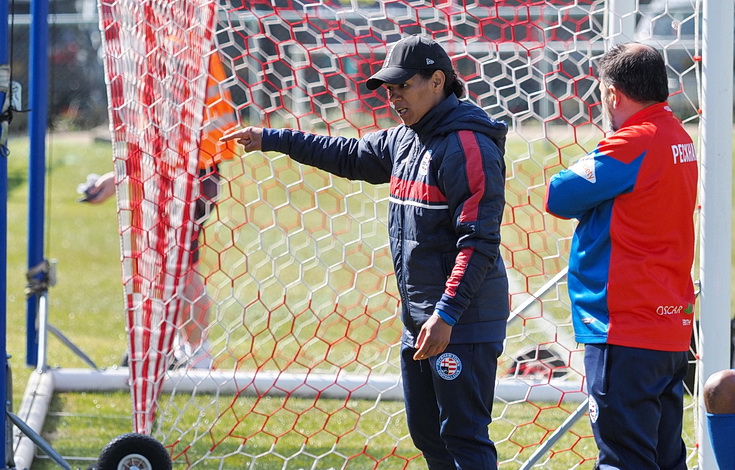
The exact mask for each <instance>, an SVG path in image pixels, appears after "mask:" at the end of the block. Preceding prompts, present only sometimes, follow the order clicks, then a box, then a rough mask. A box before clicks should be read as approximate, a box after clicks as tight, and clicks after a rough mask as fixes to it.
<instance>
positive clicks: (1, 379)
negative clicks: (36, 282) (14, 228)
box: [0, 0, 13, 469]
mask: <svg viewBox="0 0 735 470" xmlns="http://www.w3.org/2000/svg"><path fill="white" fill-rule="evenodd" d="M9 39H10V34H9V32H8V0H0V45H1V46H0V67H7V65H8V54H9V50H8V44H9V43H10V41H9ZM2 73H4V72H2ZM7 73H8V78H9V75H10V69H9V67H8V68H7ZM5 85H7V86H8V89H7V90H5V91H2V90H4V88H0V114H2V113H3V112H4V111H5V106H4V103H5V99H6V98H7V94H8V93H9V92H10V83H9V82H8V83H7V84H5ZM5 138H7V134H5V135H3V132H2V130H0V357H2V358H3V359H4V360H5V362H4V363H3V364H2V366H0V403H1V404H2V406H3V408H5V404H6V403H7V401H8V396H7V394H8V391H7V387H6V386H5V384H6V383H7V380H8V376H7V375H8V374H7V371H8V369H7V364H8V343H7V314H8V309H7V300H6V299H7V298H8V296H7V295H6V294H7V288H8V284H7V280H6V278H7V273H8V262H7V261H8V236H7V235H8V159H7V154H8V152H7V142H6V141H5ZM0 415H2V417H0V429H2V430H3V431H2V432H3V436H4V439H3V444H2V445H0V468H3V469H4V468H7V467H6V465H5V463H6V461H7V456H6V455H5V449H6V446H5V443H7V442H8V439H12V437H13V436H12V433H11V435H10V436H8V435H7V431H8V427H7V426H6V425H5V424H6V420H7V419H8V417H7V416H6V415H5V409H3V410H2V412H1V413H0Z"/></svg>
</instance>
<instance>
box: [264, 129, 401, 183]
mask: <svg viewBox="0 0 735 470" xmlns="http://www.w3.org/2000/svg"><path fill="white" fill-rule="evenodd" d="M387 145H388V131H380V132H375V133H372V134H368V135H366V136H365V137H363V138H362V139H348V138H345V137H330V136H326V135H317V134H309V133H306V132H301V131H297V130H290V129H267V128H266V129H263V144H262V147H263V150H264V151H271V150H272V151H276V152H281V153H285V154H287V155H289V156H290V157H291V158H292V159H294V160H296V161H297V162H299V163H303V164H306V165H309V166H314V167H317V168H320V169H322V170H324V171H327V172H329V173H332V174H333V175H337V176H341V177H344V178H348V179H351V180H363V181H367V182H369V183H373V184H380V183H388V182H390V175H391V169H392V160H391V158H390V152H389V151H388V148H387Z"/></svg>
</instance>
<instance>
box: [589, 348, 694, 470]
mask: <svg viewBox="0 0 735 470" xmlns="http://www.w3.org/2000/svg"><path fill="white" fill-rule="evenodd" d="M584 364H585V369H586V372H587V391H588V392H589V396H590V422H591V423H592V432H593V433H594V435H595V441H596V442H597V446H598V448H599V449H600V458H599V460H598V463H597V465H598V468H599V469H600V470H612V469H620V470H684V469H686V468H687V467H686V447H685V445H684V441H683V440H682V437H681V433H682V417H683V413H684V402H683V400H684V398H683V397H684V383H683V380H684V377H685V376H686V373H687V367H688V364H687V353H686V352H668V351H653V350H648V349H638V348H629V347H625V346H614V345H608V344H588V345H586V346H585V355H584Z"/></svg>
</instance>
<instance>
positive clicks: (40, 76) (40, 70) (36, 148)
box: [26, 0, 49, 366]
mask: <svg viewBox="0 0 735 470" xmlns="http://www.w3.org/2000/svg"><path fill="white" fill-rule="evenodd" d="M48 11H49V8H48V0H33V1H32V2H31V27H30V36H31V37H30V43H29V48H30V51H29V63H30V71H29V74H28V86H29V91H28V102H29V106H30V108H31V112H30V119H29V121H28V137H29V139H30V142H29V144H30V162H29V165H28V270H29V271H30V270H32V269H33V268H35V267H37V266H38V265H40V264H41V263H42V262H43V261H44V259H45V258H44V246H43V242H44V199H45V195H46V186H45V177H46V122H47V119H48V109H47V107H48V106H47V93H48V91H47V90H48ZM44 275H45V274H43V273H41V274H38V275H37V276H38V277H39V278H41V277H43V276H44ZM38 297H39V295H38V294H32V295H31V296H29V297H28V300H27V301H26V328H27V332H28V333H27V336H26V365H28V366H34V365H36V364H37V362H38V331H37V330H36V317H37V316H38Z"/></svg>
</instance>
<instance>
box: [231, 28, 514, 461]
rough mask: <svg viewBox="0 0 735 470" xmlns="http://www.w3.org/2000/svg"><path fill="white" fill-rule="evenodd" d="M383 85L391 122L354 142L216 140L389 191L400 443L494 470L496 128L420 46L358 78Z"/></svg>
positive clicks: (500, 285) (443, 63)
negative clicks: (402, 425) (398, 308)
mask: <svg viewBox="0 0 735 470" xmlns="http://www.w3.org/2000/svg"><path fill="white" fill-rule="evenodd" d="M383 85H384V86H385V88H386V90H387V94H388V98H389V100H390V102H391V105H392V107H393V108H394V110H395V111H396V113H397V114H398V115H399V117H400V118H401V120H402V122H403V124H402V125H398V126H396V127H393V128H390V129H387V130H383V131H379V132H375V133H371V134H368V135H365V136H364V137H362V138H360V139H350V138H343V137H330V136H322V135H314V134H308V133H304V132H301V131H296V130H285V129H267V128H265V129H262V128H255V127H248V128H245V129H241V130H237V131H234V132H232V133H230V134H228V135H226V136H224V137H223V140H233V139H236V140H237V141H238V142H239V143H240V144H242V145H243V146H244V148H245V150H246V151H253V150H271V151H278V152H282V153H285V154H288V155H290V156H291V158H293V159H294V160H297V161H299V162H301V163H304V164H307V165H312V166H315V167H318V168H321V169H323V170H326V171H328V172H330V173H333V174H335V175H338V176H342V177H345V178H349V179H358V180H364V181H368V182H371V183H375V184H379V183H390V207H389V221H388V230H389V236H390V244H391V251H392V254H393V261H394V267H395V273H396V279H397V281H398V288H399V292H400V295H401V303H402V320H403V323H404V326H405V328H404V333H403V339H402V343H403V346H402V354H401V356H402V358H401V365H402V375H403V388H404V399H405V403H406V412H407V418H408V427H409V431H410V433H411V437H412V439H413V441H414V443H415V444H416V446H417V447H418V448H419V449H420V450H421V451H423V453H424V456H425V458H426V460H427V463H428V466H429V468H430V469H431V470H445V469H464V470H483V469H491V468H492V469H495V468H496V467H497V452H496V449H495V445H494V443H493V442H492V441H491V440H490V438H489V436H488V425H489V424H490V422H491V411H492V404H493V398H494V388H495V375H496V369H497V358H498V356H499V355H500V353H501V352H502V342H503V340H504V339H505V330H506V321H507V318H508V315H509V305H508V280H507V277H506V272H505V266H504V264H503V260H502V259H501V257H500V225H501V221H502V215H503V207H504V204H505V197H504V187H505V163H504V161H503V153H504V146H505V136H506V133H507V126H506V124H505V123H502V122H498V121H495V120H493V119H491V118H489V117H488V116H487V114H486V113H485V112H484V111H483V110H482V109H481V108H479V107H478V106H476V105H474V104H472V103H470V102H467V101H460V100H459V99H458V98H460V97H461V96H462V94H463V93H464V85H463V83H462V81H461V80H460V79H459V78H458V77H457V75H456V73H455V71H454V70H453V67H452V62H451V60H450V58H449V56H448V55H447V53H446V52H445V51H444V49H443V48H442V47H441V46H440V45H439V44H437V43H436V42H434V41H433V40H430V39H427V38H425V37H421V36H410V37H407V38H404V39H402V40H400V41H398V42H397V43H396V44H395V45H394V46H393V48H392V49H391V51H390V52H389V54H388V56H387V57H386V60H385V62H384V64H383V66H382V68H381V69H380V70H379V71H378V72H377V73H376V74H375V75H373V76H372V77H371V78H370V79H369V80H368V81H367V87H368V88H369V89H377V88H378V87H380V86H383Z"/></svg>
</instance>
